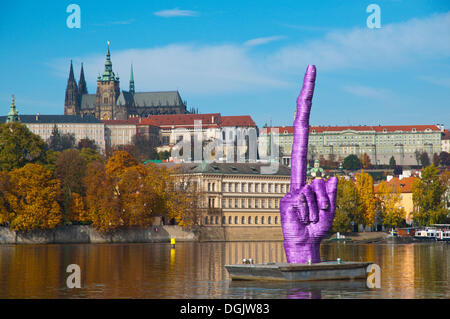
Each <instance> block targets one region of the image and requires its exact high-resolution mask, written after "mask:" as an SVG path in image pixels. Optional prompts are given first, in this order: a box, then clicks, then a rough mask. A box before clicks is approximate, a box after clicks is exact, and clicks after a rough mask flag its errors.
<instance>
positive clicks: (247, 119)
mask: <svg viewBox="0 0 450 319" xmlns="http://www.w3.org/2000/svg"><path fill="white" fill-rule="evenodd" d="M221 120H222V121H221V123H220V125H221V126H251V127H256V124H255V122H254V121H253V119H252V117H251V116H250V115H240V116H222V117H221Z"/></svg>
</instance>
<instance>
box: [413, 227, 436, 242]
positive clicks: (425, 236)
mask: <svg viewBox="0 0 450 319" xmlns="http://www.w3.org/2000/svg"><path fill="white" fill-rule="evenodd" d="M414 238H417V239H422V240H436V228H434V227H426V228H425V229H421V230H417V231H416V233H415V234H414Z"/></svg>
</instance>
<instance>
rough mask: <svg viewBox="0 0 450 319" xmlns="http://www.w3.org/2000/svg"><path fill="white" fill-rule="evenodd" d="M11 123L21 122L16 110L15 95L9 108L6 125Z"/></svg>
mask: <svg viewBox="0 0 450 319" xmlns="http://www.w3.org/2000/svg"><path fill="white" fill-rule="evenodd" d="M10 122H19V112H17V110H16V99H15V97H14V95H13V96H12V103H11V106H10V107H9V112H8V117H7V119H6V123H10Z"/></svg>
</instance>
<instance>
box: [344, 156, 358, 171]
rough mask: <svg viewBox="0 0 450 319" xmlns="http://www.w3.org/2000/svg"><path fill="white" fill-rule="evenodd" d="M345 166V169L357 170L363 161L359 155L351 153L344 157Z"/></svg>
mask: <svg viewBox="0 0 450 319" xmlns="http://www.w3.org/2000/svg"><path fill="white" fill-rule="evenodd" d="M343 166H344V169H348V170H351V171H355V170H358V169H360V168H361V162H360V160H359V158H358V156H356V155H354V154H351V155H349V156H347V157H346V158H344V163H343Z"/></svg>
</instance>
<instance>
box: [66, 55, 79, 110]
mask: <svg viewBox="0 0 450 319" xmlns="http://www.w3.org/2000/svg"><path fill="white" fill-rule="evenodd" d="M76 114H80V97H79V94H78V86H77V82H76V81H75V77H74V75H73V66H72V60H71V61H70V71H69V79H68V80H67V87H66V98H65V100H64V115H76Z"/></svg>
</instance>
